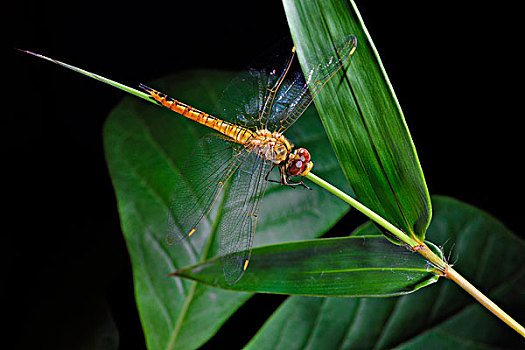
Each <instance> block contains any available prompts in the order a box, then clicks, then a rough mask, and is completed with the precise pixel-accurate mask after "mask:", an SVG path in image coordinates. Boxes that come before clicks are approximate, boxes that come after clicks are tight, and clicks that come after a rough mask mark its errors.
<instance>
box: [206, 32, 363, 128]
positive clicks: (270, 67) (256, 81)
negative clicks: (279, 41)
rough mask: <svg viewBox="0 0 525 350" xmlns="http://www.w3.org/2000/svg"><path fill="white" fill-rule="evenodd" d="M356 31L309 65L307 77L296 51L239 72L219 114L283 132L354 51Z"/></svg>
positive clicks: (224, 94) (238, 122) (223, 99)
mask: <svg viewBox="0 0 525 350" xmlns="http://www.w3.org/2000/svg"><path fill="white" fill-rule="evenodd" d="M356 46H357V39H356V37H355V36H354V35H349V36H346V37H345V38H344V39H343V40H342V42H341V44H340V45H339V46H338V47H337V48H336V54H335V55H334V56H330V57H327V58H326V59H325V60H323V61H321V62H320V63H319V64H317V65H316V66H314V67H312V68H310V69H309V73H308V75H307V77H306V79H305V76H304V75H303V72H302V70H301V67H300V65H299V64H298V62H294V57H295V51H294V50H290V48H291V46H290V47H288V49H287V50H283V48H280V51H281V52H286V54H279V53H276V54H273V55H272V56H271V60H270V63H267V64H265V65H261V66H260V67H258V68H255V69H249V70H247V71H244V72H242V73H240V74H239V75H238V76H237V77H236V78H235V79H234V80H233V81H232V82H231V83H230V85H228V87H227V88H226V90H225V91H224V93H223V95H222V98H221V100H220V101H219V103H218V105H217V110H216V112H217V115H218V116H220V117H221V118H223V119H225V120H228V121H230V122H233V123H237V124H240V125H243V126H246V127H248V128H251V129H253V128H259V129H261V128H263V129H268V130H270V131H276V132H280V133H283V132H284V131H285V130H286V129H288V128H289V127H290V126H291V125H292V124H293V123H294V122H295V121H296V120H297V119H298V118H299V117H300V116H301V115H302V114H303V112H304V111H305V110H306V108H307V107H308V106H309V105H310V103H311V102H312V100H313V99H314V98H315V96H316V95H317V94H318V93H319V91H320V90H321V89H322V88H323V86H324V85H325V84H326V83H327V82H328V81H329V80H330V79H331V78H332V77H333V76H334V74H335V73H337V71H338V70H339V69H341V67H343V65H344V64H345V63H346V62H347V61H348V59H349V58H350V57H351V56H352V55H353V53H354V51H355V49H356Z"/></svg>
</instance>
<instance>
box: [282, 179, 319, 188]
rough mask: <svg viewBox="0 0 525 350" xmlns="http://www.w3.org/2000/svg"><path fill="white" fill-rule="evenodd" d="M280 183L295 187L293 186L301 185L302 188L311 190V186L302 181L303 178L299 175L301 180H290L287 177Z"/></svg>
mask: <svg viewBox="0 0 525 350" xmlns="http://www.w3.org/2000/svg"><path fill="white" fill-rule="evenodd" d="M281 185H286V186H292V188H295V186H303V187H304V188H306V189H308V190H311V189H312V188H311V187H310V186H308V185H307V184H305V183H304V181H303V178H302V177H301V182H291V181H290V179H289V178H288V179H287V180H286V182H285V183H282V184H281Z"/></svg>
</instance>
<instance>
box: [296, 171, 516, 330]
mask: <svg viewBox="0 0 525 350" xmlns="http://www.w3.org/2000/svg"><path fill="white" fill-rule="evenodd" d="M305 177H306V178H307V179H309V180H310V181H312V182H314V183H315V184H317V185H319V186H320V187H322V188H324V189H325V190H327V191H328V192H330V193H332V194H334V195H335V196H337V197H338V198H340V199H342V200H343V201H345V202H346V203H348V204H350V205H351V206H352V207H354V208H355V209H357V210H359V211H360V212H361V213H363V214H365V215H366V216H368V217H369V218H370V219H371V220H373V221H374V222H376V223H377V224H379V225H381V226H382V227H383V228H385V229H386V230H388V231H389V232H390V233H392V234H393V235H394V236H396V237H397V238H399V239H400V240H401V241H403V242H405V243H406V244H408V245H409V246H410V247H411V248H412V249H413V250H414V251H416V252H418V253H419V254H421V255H422V256H423V257H424V258H425V259H427V261H429V262H430V263H431V264H432V265H434V266H435V267H436V268H437V270H438V271H439V272H438V273H439V274H440V275H442V276H444V277H446V278H448V279H450V280H451V281H454V282H455V283H456V284H457V285H458V286H460V287H461V288H463V289H464V290H465V291H466V292H467V293H469V294H470V295H472V296H473V297H474V298H475V299H476V300H477V301H478V302H479V303H480V304H481V305H483V306H484V307H486V308H487V309H488V310H489V311H490V312H492V313H493V314H494V315H496V316H497V317H498V318H499V319H501V320H502V321H503V322H505V323H506V324H507V325H508V326H510V327H511V328H512V329H514V330H515V331H516V332H518V333H519V334H520V335H521V336H522V337H525V328H524V327H523V326H522V325H520V324H519V323H518V322H516V321H515V320H514V319H513V318H512V317H510V316H509V315H508V314H507V313H506V312H505V311H503V310H502V309H501V308H500V307H498V306H497V305H496V304H495V303H494V302H492V301H491V300H490V299H489V298H487V297H486V296H485V295H484V294H483V293H481V292H480V291H479V290H478V289H477V288H476V287H474V286H473V285H472V284H471V283H470V282H469V281H467V280H466V279H465V278H463V277H462V276H461V275H460V274H459V273H457V271H456V270H454V269H453V268H452V266H450V265H448V264H447V263H446V262H445V261H444V260H443V259H442V258H440V257H439V256H437V255H436V254H435V253H434V252H433V251H432V250H430V249H429V248H428V246H427V245H426V244H424V243H423V244H421V243H419V242H416V241H415V240H413V239H412V238H411V237H410V236H408V235H407V234H405V233H404V232H403V231H401V230H400V229H398V228H397V227H395V226H394V225H392V224H391V223H390V222H388V221H387V220H385V219H384V218H382V217H381V216H380V215H379V214H377V213H376V212H374V211H372V210H371V209H369V208H368V207H366V206H365V205H364V204H362V203H361V202H359V201H358V200H356V199H355V198H352V197H350V196H349V195H348V194H346V193H344V192H343V191H341V190H340V189H338V188H337V187H335V186H333V185H331V184H329V183H328V182H326V181H324V180H323V179H321V178H319V177H317V176H316V175H314V174H312V173H309V174H308V175H306V176H305Z"/></svg>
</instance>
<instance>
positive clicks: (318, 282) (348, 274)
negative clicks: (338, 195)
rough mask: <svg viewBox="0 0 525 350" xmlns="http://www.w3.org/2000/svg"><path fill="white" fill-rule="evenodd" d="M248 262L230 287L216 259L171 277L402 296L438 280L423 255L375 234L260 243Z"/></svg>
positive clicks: (267, 288) (292, 290) (252, 288)
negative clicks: (283, 242)
mask: <svg viewBox="0 0 525 350" xmlns="http://www.w3.org/2000/svg"><path fill="white" fill-rule="evenodd" d="M251 261H252V262H251V263H250V269H249V270H248V271H247V272H246V273H245V274H244V276H243V278H242V279H241V280H240V281H239V282H237V283H236V284H234V285H228V284H227V283H226V282H225V281H224V280H223V279H222V278H221V275H222V264H221V259H220V258H214V259H211V260H208V261H205V262H203V263H201V264H198V265H195V266H191V267H187V268H184V269H181V270H179V271H177V272H176V274H175V275H176V276H181V277H185V278H190V279H194V280H197V281H199V282H202V283H206V284H209V285H212V286H215V287H220V288H225V289H232V290H237V291H248V292H263V293H281V294H300V295H317V296H332V297H333V296H344V297H385V296H393V295H402V294H407V293H411V292H413V291H415V290H417V289H419V288H421V287H424V286H427V285H428V284H431V283H434V282H436V281H437V279H438V277H437V276H436V275H435V274H434V273H432V272H431V270H432V268H431V266H429V264H428V263H427V261H426V260H425V259H424V258H423V257H421V256H420V255H419V254H417V253H414V252H412V251H410V250H409V249H406V248H405V247H400V246H396V245H394V244H392V243H391V242H389V241H388V240H386V239H385V237H384V236H383V235H380V234H376V235H364V236H359V237H345V238H332V239H317V240H311V241H301V242H291V243H285V244H275V245H269V246H264V247H260V248H257V249H254V250H253V251H252V256H251Z"/></svg>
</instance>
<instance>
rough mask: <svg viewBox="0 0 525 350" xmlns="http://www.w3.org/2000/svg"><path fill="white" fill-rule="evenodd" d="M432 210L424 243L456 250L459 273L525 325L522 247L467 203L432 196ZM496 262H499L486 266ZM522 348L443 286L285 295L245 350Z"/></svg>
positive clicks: (460, 293)
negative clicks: (359, 294) (393, 293)
mask: <svg viewBox="0 0 525 350" xmlns="http://www.w3.org/2000/svg"><path fill="white" fill-rule="evenodd" d="M433 204H434V219H433V221H432V223H431V225H430V227H429V229H428V236H429V238H431V239H432V240H433V241H436V242H438V243H440V244H446V247H451V246H454V252H453V256H452V259H457V265H458V266H457V268H458V269H460V270H461V271H471V272H470V273H469V275H470V276H469V279H471V280H472V281H473V282H474V283H476V284H477V285H479V286H480V287H481V288H482V289H483V290H485V291H487V292H488V294H490V296H491V298H493V299H494V300H496V301H497V302H498V304H499V303H501V305H502V306H503V307H505V308H506V309H508V310H509V311H510V313H511V314H512V315H513V316H514V317H516V319H517V320H518V321H520V320H521V321H522V322H523V320H525V297H524V295H523V290H524V289H525V270H524V269H523V266H524V264H525V255H524V254H523V250H524V249H525V242H523V241H522V240H520V239H519V238H518V237H517V236H515V235H514V234H512V232H510V231H509V230H508V229H507V228H505V226H504V225H503V224H502V223H500V222H499V221H497V220H496V219H494V218H492V217H491V216H489V215H488V214H486V213H484V212H482V211H481V210H479V209H477V208H474V207H472V206H469V205H466V204H465V203H461V202H459V201H457V200H453V199H450V198H446V197H433ZM371 232H378V231H377V229H376V228H375V227H374V226H373V225H372V224H371V223H370V222H369V223H367V224H365V225H363V226H361V227H360V228H358V229H357V230H356V231H354V233H353V235H361V234H367V235H368V234H370V233H371ZM447 242H448V243H447ZM480 252H482V254H480ZM480 257H481V258H480ZM496 260H497V261H498V262H499V263H498V264H493V263H491V261H496ZM496 265H497V266H496ZM521 347H523V338H522V337H520V336H519V335H518V334H517V333H515V332H514V331H513V330H512V329H510V328H509V327H507V325H505V324H504V323H502V322H500V321H499V320H498V319H496V318H495V317H494V316H493V315H492V314H490V313H489V312H487V311H486V310H485V309H484V308H483V307H482V306H481V305H479V304H477V303H476V301H475V300H474V299H472V298H470V297H469V296H468V295H466V294H465V293H464V291H463V290H461V289H460V288H459V287H458V286H456V285H454V284H453V283H452V282H450V281H446V280H443V281H440V283H436V284H433V285H431V286H429V287H428V288H423V289H421V290H420V291H418V292H417V293H413V294H410V295H406V296H402V297H399V298H386V299H350V298H314V297H299V296H293V297H290V298H288V299H287V300H286V302H285V303H284V304H282V305H281V307H280V308H279V309H278V310H277V311H276V312H275V313H274V314H273V315H272V316H271V317H270V318H269V319H268V321H267V322H266V324H265V325H264V326H263V327H262V328H261V329H260V331H259V333H257V335H256V336H255V337H254V338H253V339H252V341H251V342H250V343H249V344H248V346H247V349H287V350H288V349H304V348H312V349H336V348H337V349H340V348H343V349H354V348H360V349H392V348H396V349H421V348H432V349H434V348H435V349H450V348H454V349H481V348H483V349H518V348H521Z"/></svg>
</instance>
